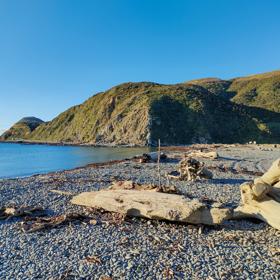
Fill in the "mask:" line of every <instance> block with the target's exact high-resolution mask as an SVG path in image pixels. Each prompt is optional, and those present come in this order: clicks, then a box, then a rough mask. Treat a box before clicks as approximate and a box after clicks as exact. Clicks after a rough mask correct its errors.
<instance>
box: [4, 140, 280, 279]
mask: <svg viewBox="0 0 280 280" xmlns="http://www.w3.org/2000/svg"><path fill="white" fill-rule="evenodd" d="M215 150H216V151H217V152H218V154H219V158H218V159H215V160H211V159H201V161H203V162H205V166H206V167H208V168H209V169H210V170H211V171H212V172H213V175H214V176H213V179H209V180H200V181H195V182H185V181H176V180H171V181H170V180H167V179H166V177H165V174H166V173H167V172H171V171H173V170H176V169H177V165H178V161H179V158H180V156H182V153H183V151H182V150H176V149H170V150H168V149H166V150H165V152H166V154H167V156H168V159H167V160H166V161H164V162H162V163H161V164H160V174H161V183H162V184H165V185H167V184H172V185H175V186H176V187H177V188H178V189H180V191H181V192H182V193H183V194H186V195H188V196H191V197H193V198H198V199H201V198H205V199H208V200H211V201H214V202H215V203H219V204H222V205H226V206H230V207H236V206H238V204H239V202H240V191H239V186H240V184H242V183H243V182H246V181H248V180H252V179H254V178H255V177H256V175H255V174H256V173H257V172H259V173H260V172H265V171H266V170H267V169H268V168H269V166H270V165H271V163H272V162H273V161H274V160H275V159H277V158H279V157H280V147H279V146H273V145H244V146H242V145H220V146H217V147H216V148H215ZM236 170H239V172H235V171H236ZM244 170H245V171H246V172H245V171H244ZM122 180H132V181H134V182H137V183H141V184H142V183H145V184H146V183H148V184H156V183H157V181H158V166H157V163H139V162H137V161H136V160H124V161H119V162H115V163H110V164H99V165H94V164H93V165H89V166H86V167H82V168H77V169H73V170H68V171H61V172H55V173H49V174H44V175H34V176H30V177H26V178H17V179H2V180H0V207H4V206H10V205H16V206H22V205H25V206H36V207H37V206H40V207H42V208H43V209H46V211H47V214H48V216H50V217H51V216H56V215H61V214H68V213H85V208H84V207H81V206H76V205H72V204H71V203H70V200H71V198H72V196H73V195H75V194H79V193H81V192H87V191H96V190H99V189H103V188H107V187H108V186H110V184H111V183H112V182H113V181H122ZM53 190H57V191H59V192H61V193H59V192H53ZM63 192H64V193H63ZM20 221H21V218H11V219H7V220H0V279H102V280H109V279H209V280H211V279H280V232H279V231H277V230H276V229H273V228H271V227H270V226H269V225H267V224H266V223H264V222H261V221H258V220H248V219H244V220H230V221H226V222H224V224H223V225H218V226H211V227H210V226H198V225H187V224H177V223H171V222H164V221H156V220H148V219H140V218H128V219H126V220H124V221H123V222H120V223H113V222H110V221H102V219H101V220H98V221H97V222H96V224H89V223H83V222H73V223H69V224H66V225H63V226H59V227H56V228H52V229H45V230H42V231H37V232H34V233H25V232H22V231H21V230H20V227H19V224H20ZM91 260H93V261H91Z"/></svg>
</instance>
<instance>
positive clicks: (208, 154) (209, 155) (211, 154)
mask: <svg viewBox="0 0 280 280" xmlns="http://www.w3.org/2000/svg"><path fill="white" fill-rule="evenodd" d="M188 157H199V158H209V159H216V158H218V157H219V155H218V153H217V152H215V151H211V152H202V151H193V152H190V153H189V154H188Z"/></svg>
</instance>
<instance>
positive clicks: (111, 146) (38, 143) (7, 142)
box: [0, 140, 152, 148]
mask: <svg viewBox="0 0 280 280" xmlns="http://www.w3.org/2000/svg"><path fill="white" fill-rule="evenodd" d="M1 143H4V144H5V143H6V144H23V145H46V146H61V147H63V146H74V147H96V148H99V147H100V148H102V147H104V148H122V147H124V148H130V147H131V148H146V147H150V146H148V145H136V144H123V145H117V144H88V143H67V142H45V141H29V140H14V141H12V140H8V141H6V140H0V144H1ZM151 147H152V146H151Z"/></svg>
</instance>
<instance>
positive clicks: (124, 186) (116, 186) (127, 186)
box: [108, 181, 180, 194]
mask: <svg viewBox="0 0 280 280" xmlns="http://www.w3.org/2000/svg"><path fill="white" fill-rule="evenodd" d="M108 189H109V190H137V191H154V192H163V193H177V194H179V193H180V192H179V191H178V190H177V188H176V187H175V186H163V185H161V186H158V185H154V184H138V183H135V182H133V181H116V182H113V184H112V185H111V186H110V187H109V188H108Z"/></svg>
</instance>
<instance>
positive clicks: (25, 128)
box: [0, 117, 44, 140]
mask: <svg viewBox="0 0 280 280" xmlns="http://www.w3.org/2000/svg"><path fill="white" fill-rule="evenodd" d="M43 123H44V122H43V121H42V120H40V119H38V118H35V117H25V118H22V119H21V120H19V121H18V122H17V123H15V124H14V125H13V126H12V127H11V128H10V129H9V130H7V131H5V132H4V133H3V134H2V135H1V137H0V140H20V139H26V138H28V137H29V136H30V133H31V132H32V131H33V130H34V129H35V128H36V127H38V126H39V125H40V124H43Z"/></svg>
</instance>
